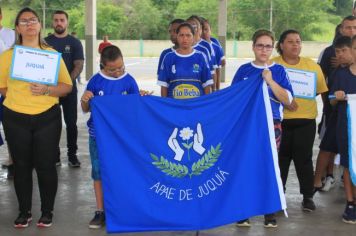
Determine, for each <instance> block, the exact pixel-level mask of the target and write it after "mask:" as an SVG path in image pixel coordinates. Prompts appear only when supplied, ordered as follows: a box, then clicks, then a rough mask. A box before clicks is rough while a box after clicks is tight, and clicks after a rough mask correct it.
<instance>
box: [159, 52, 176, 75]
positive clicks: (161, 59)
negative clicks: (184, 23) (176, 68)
mask: <svg viewBox="0 0 356 236" xmlns="http://www.w3.org/2000/svg"><path fill="white" fill-rule="evenodd" d="M173 51H174V49H173V48H167V49H164V50H163V51H162V52H161V55H160V56H159V60H158V67H157V76H158V75H159V71H160V69H161V65H162V61H163V58H164V57H165V56H166V55H167V53H169V52H173Z"/></svg>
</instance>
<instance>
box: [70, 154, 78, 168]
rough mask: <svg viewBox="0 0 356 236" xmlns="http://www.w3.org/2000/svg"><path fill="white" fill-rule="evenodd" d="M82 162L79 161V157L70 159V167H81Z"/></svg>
mask: <svg viewBox="0 0 356 236" xmlns="http://www.w3.org/2000/svg"><path fill="white" fill-rule="evenodd" d="M80 164H81V163H80V162H79V161H78V158H77V156H72V157H68V166H70V167H73V168H78V167H80Z"/></svg>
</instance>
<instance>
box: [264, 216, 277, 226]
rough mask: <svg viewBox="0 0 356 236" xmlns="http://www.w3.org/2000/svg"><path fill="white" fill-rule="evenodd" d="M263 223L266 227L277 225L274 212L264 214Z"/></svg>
mask: <svg viewBox="0 0 356 236" xmlns="http://www.w3.org/2000/svg"><path fill="white" fill-rule="evenodd" d="M263 225H264V227H266V228H276V227H278V225H277V220H276V218H275V217H274V214H267V215H265V222H264V224H263Z"/></svg>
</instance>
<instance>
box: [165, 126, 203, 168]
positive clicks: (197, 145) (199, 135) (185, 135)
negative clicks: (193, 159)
mask: <svg viewBox="0 0 356 236" xmlns="http://www.w3.org/2000/svg"><path fill="white" fill-rule="evenodd" d="M177 134H178V128H175V129H174V130H173V132H172V134H171V136H169V139H168V146H169V147H170V148H171V149H172V151H173V152H174V153H175V156H174V160H176V161H181V160H182V158H183V155H184V150H183V149H182V148H181V147H180V145H179V143H178V141H177ZM192 134H193V131H192V130H191V129H190V128H189V127H187V128H183V129H182V130H180V135H179V136H180V137H182V139H183V140H184V141H186V142H183V143H182V145H183V146H184V147H185V148H186V149H187V150H188V159H189V160H190V153H189V150H190V148H191V147H192V146H193V150H194V151H196V152H197V153H199V154H200V155H202V154H203V153H204V152H205V148H204V147H203V141H204V136H203V131H202V127H201V124H200V123H198V124H197V131H196V133H195V134H194V138H193V139H194V140H193V143H189V139H190V138H191V136H193V135H192Z"/></svg>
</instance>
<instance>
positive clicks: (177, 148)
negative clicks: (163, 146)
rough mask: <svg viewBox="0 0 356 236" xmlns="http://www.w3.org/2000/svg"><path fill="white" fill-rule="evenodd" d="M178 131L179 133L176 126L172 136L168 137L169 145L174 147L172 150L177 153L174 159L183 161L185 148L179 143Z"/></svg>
mask: <svg viewBox="0 0 356 236" xmlns="http://www.w3.org/2000/svg"><path fill="white" fill-rule="evenodd" d="M177 133H178V128H175V129H174V130H173V133H172V134H171V136H169V139H168V146H169V147H170V148H171V149H172V151H173V152H174V153H175V156H174V160H177V161H181V160H182V157H183V154H184V151H183V149H182V148H181V147H180V146H179V143H178V141H177Z"/></svg>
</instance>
